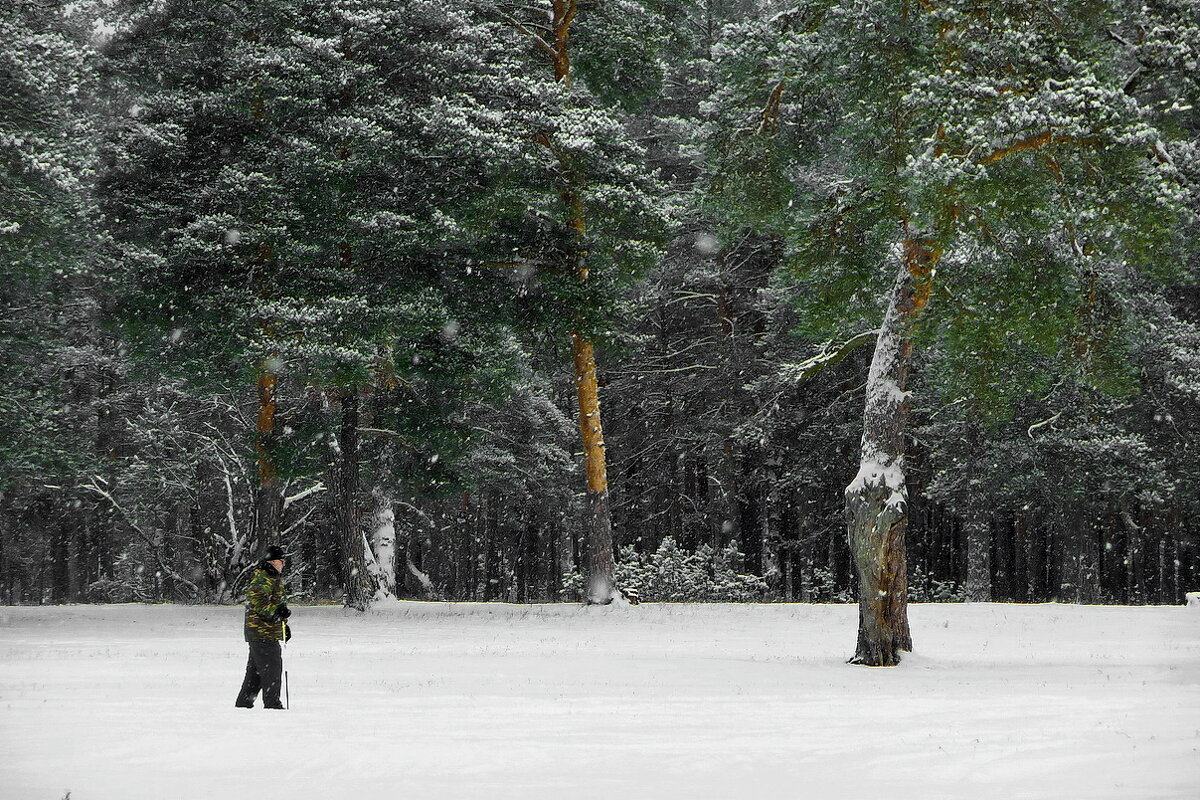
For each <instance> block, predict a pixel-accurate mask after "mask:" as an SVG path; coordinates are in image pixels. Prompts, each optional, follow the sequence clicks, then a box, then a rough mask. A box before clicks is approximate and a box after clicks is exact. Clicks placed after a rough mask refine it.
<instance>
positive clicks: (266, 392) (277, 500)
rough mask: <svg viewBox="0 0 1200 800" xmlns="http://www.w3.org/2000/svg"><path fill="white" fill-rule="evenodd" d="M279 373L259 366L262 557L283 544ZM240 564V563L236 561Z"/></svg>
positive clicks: (257, 511) (257, 527)
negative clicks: (278, 459) (277, 396)
mask: <svg viewBox="0 0 1200 800" xmlns="http://www.w3.org/2000/svg"><path fill="white" fill-rule="evenodd" d="M275 388H276V379H275V373H274V372H272V371H271V368H270V366H269V365H268V364H267V362H266V361H265V360H264V362H263V363H262V364H260V365H259V369H258V425H257V436H256V438H255V443H254V449H255V452H256V454H257V457H258V495H257V497H256V498H255V507H254V511H255V517H254V519H255V533H256V534H257V536H258V549H257V552H256V556H257V558H258V559H261V558H262V557H263V556H264V555H266V552H267V548H268V547H270V546H271V545H273V544H279V521H280V519H281V517H282V516H283V492H282V489H281V487H280V485H279V472H278V470H277V469H276V467H275V454H274V452H273V449H274V444H275V413H276V411H277V410H278V408H279V406H278V403H277V401H276V399H275ZM233 566H234V567H238V566H240V565H237V564H235V565H233Z"/></svg>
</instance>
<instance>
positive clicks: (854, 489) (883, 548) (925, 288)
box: [846, 232, 938, 667]
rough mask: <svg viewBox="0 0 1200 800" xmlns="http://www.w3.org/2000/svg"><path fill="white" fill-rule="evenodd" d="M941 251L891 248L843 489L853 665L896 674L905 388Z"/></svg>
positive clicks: (904, 512)
mask: <svg viewBox="0 0 1200 800" xmlns="http://www.w3.org/2000/svg"><path fill="white" fill-rule="evenodd" d="M937 257H938V251H936V250H934V249H932V248H931V247H930V245H929V244H928V242H926V241H924V240H923V239H922V238H920V237H918V236H916V235H914V234H913V233H911V232H908V233H906V235H905V237H904V240H903V242H902V243H901V245H900V246H899V247H898V248H896V253H895V259H896V261H897V262H898V265H897V270H896V280H895V284H894V286H893V287H892V290H891V292H890V294H889V297H888V306H887V311H886V312H885V314H884V319H883V325H882V326H881V327H880V330H879V336H878V338H877V339H876V342H875V354H874V357H873V358H872V359H871V370H870V373H869V375H868V378H867V398H866V408H865V410H864V412H863V435H862V450H861V456H860V459H859V469H858V474H857V475H856V476H855V478H854V480H853V481H851V482H850V485H849V486H847V487H846V526H847V531H848V534H849V539H850V551H851V553H852V554H853V557H854V566H855V569H856V570H857V572H858V597H859V601H858V646H857V648H856V650H855V653H854V657H853V658H851V659H850V662H851V663H854V664H866V665H868V666H875V667H880V666H894V665H896V664H898V663H899V662H900V652H901V651H908V650H912V635H911V633H910V632H909V627H908V575H907V570H908V564H907V556H906V552H905V532H906V530H907V528H908V490H907V488H906V486H905V474H904V434H905V426H906V422H907V416H908V402H907V394H906V393H905V390H904V387H905V384H906V382H907V379H908V368H909V364H910V362H911V360H912V326H913V323H914V322H915V321H916V319H917V317H918V316H919V315H920V313H921V311H922V310H923V309H924V307H925V305H926V303H927V302H928V299H929V287H930V283H931V280H932V278H933V271H934V265H935V264H936V263H937Z"/></svg>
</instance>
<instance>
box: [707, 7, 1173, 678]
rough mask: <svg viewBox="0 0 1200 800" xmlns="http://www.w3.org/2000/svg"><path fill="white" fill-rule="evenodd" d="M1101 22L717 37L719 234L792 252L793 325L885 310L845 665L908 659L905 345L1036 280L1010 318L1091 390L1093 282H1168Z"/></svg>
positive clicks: (1159, 171) (802, 17)
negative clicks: (722, 67)
mask: <svg viewBox="0 0 1200 800" xmlns="http://www.w3.org/2000/svg"><path fill="white" fill-rule="evenodd" d="M1111 13H1112V11H1111V9H1110V8H1108V7H1106V6H1105V5H1104V4H1103V3H1089V4H1086V8H1085V7H1084V6H1080V7H1077V8H1076V7H1073V8H1072V9H1070V10H1064V11H1053V10H1050V9H1047V8H1045V7H1043V6H1041V5H1038V4H1033V3H1025V2H1012V3H1005V4H1002V5H1000V6H994V7H989V8H987V9H981V8H978V7H976V6H974V5H972V4H969V3H963V4H955V3H952V4H948V5H947V4H943V5H940V6H938V7H936V8H935V7H932V6H926V5H923V4H916V3H909V2H883V1H882V0H881V2H871V3H865V4H864V3H857V4H853V5H850V4H840V3H809V4H801V5H800V6H799V7H798V8H796V9H794V10H790V11H787V12H785V13H783V14H780V15H779V16H777V17H775V18H774V19H773V20H771V22H770V23H769V25H768V26H766V28H765V29H764V28H759V27H756V26H754V25H753V24H750V25H747V26H744V27H742V28H735V29H734V30H733V31H732V32H731V33H730V35H729V40H730V41H732V40H733V39H735V38H737V39H742V40H744V41H746V42H747V44H746V45H744V46H743V47H741V48H739V49H738V50H737V51H734V50H732V49H730V51H729V58H728V61H729V63H730V65H731V75H732V76H733V80H732V81H731V84H732V89H731V92H730V94H731V95H733V96H734V97H739V96H740V97H742V98H745V100H750V99H751V98H753V100H754V101H757V103H761V105H758V106H757V109H756V110H753V111H751V110H749V109H747V107H746V106H745V105H741V106H737V105H736V102H737V101H736V100H734V101H732V104H733V105H734V107H735V108H737V109H742V110H741V111H740V117H738V118H737V119H738V123H737V125H736V127H734V128H732V129H730V130H728V131H727V132H726V133H725V134H724V139H723V141H724V142H725V149H724V153H725V155H724V157H723V159H724V160H723V161H721V162H719V167H721V168H728V170H727V171H723V172H719V173H717V175H716V179H715V184H716V188H717V189H718V190H720V191H722V193H723V194H724V196H725V201H726V204H727V205H728V206H730V207H732V208H733V209H734V213H733V214H732V215H731V216H732V218H733V219H735V220H751V221H754V222H756V223H757V224H759V225H764V226H767V227H771V228H774V229H776V230H782V231H783V232H785V233H786V234H787V235H788V236H789V238H790V240H791V242H792V243H793V245H792V253H793V261H794V263H795V265H796V268H797V271H798V277H799V280H800V291H801V293H802V296H803V300H802V306H803V305H804V304H808V310H809V311H810V312H815V313H812V314H811V316H810V317H809V320H808V322H809V324H814V323H819V322H820V319H819V315H820V314H825V315H826V318H828V316H830V315H831V312H832V316H835V317H839V318H840V320H842V321H844V320H846V319H848V318H850V319H853V318H854V316H855V315H861V316H859V319H865V318H866V317H867V316H868V314H867V313H866V312H868V311H869V310H870V309H871V308H872V307H878V306H877V305H876V304H877V303H878V304H879V305H882V308H883V320H882V324H880V325H879V334H878V337H877V341H876V345H875V352H874V357H873V359H872V363H871V367H870V371H869V375H868V379H867V386H866V393H867V397H866V409H865V413H864V421H863V436H862V446H861V457H860V467H859V471H858V474H857V476H856V477H855V478H854V480H853V481H851V483H850V485H849V486H848V487H847V489H846V517H847V528H848V533H849V537H850V540H851V549H852V551H853V553H854V558H855V563H856V567H857V571H858V577H859V598H860V616H859V637H858V644H857V647H856V652H855V655H854V657H853V659H852V660H853V661H854V662H856V663H862V664H869V665H891V664H895V663H897V661H898V660H899V657H900V653H901V652H902V651H905V650H909V649H911V646H912V640H911V634H910V632H909V626H908V618H907V610H906V605H907V586H906V580H907V575H906V573H907V568H906V558H905V529H906V525H907V521H908V515H907V505H908V497H907V487H906V480H905V461H904V449H905V448H904V440H905V435H906V418H907V413H908V406H909V395H908V392H907V380H908V375H909V370H910V365H911V363H912V356H913V347H914V345H915V344H917V343H918V340H919V336H920V335H922V331H932V330H935V329H936V328H937V326H938V325H939V323H941V324H949V323H948V322H947V321H953V320H955V319H961V318H962V317H963V316H964V315H967V314H969V313H970V309H971V308H972V306H973V305H975V304H979V305H985V306H987V305H991V304H993V303H994V302H995V300H996V299H997V298H1001V299H1002V298H1004V297H1005V295H1006V293H1007V292H1009V291H1013V290H1017V291H1018V292H1026V291H1029V289H1031V288H1032V287H1028V282H1027V281H1025V280H1023V279H1021V278H1020V277H1019V276H1018V273H1019V272H1023V271H1026V270H1028V269H1029V268H1030V264H1038V267H1037V270H1038V274H1039V275H1040V276H1044V277H1043V278H1042V280H1041V281H1040V282H1039V283H1040V285H1041V286H1044V287H1045V288H1044V289H1041V290H1040V291H1029V294H1028V299H1029V302H1028V303H1026V304H1025V305H1024V306H1023V309H1022V310H1023V312H1024V314H1025V315H1026V317H1028V316H1029V315H1037V314H1039V313H1042V311H1043V310H1044V309H1049V310H1050V316H1051V317H1053V318H1054V320H1055V321H1057V322H1058V323H1060V324H1059V325H1057V326H1055V327H1056V328H1057V332H1058V333H1059V334H1060V342H1061V341H1062V340H1066V342H1069V343H1071V344H1070V345H1069V347H1070V348H1071V350H1072V355H1073V357H1074V362H1075V363H1078V364H1081V365H1082V369H1083V370H1084V371H1085V373H1087V374H1088V375H1090V376H1092V379H1094V380H1095V381H1098V382H1101V383H1102V382H1103V381H1104V379H1105V376H1106V375H1107V371H1106V370H1105V369H1104V362H1105V361H1106V359H1107V356H1106V355H1105V354H1106V353H1108V352H1111V349H1110V348H1107V347H1105V344H1106V342H1105V337H1106V335H1107V333H1108V332H1109V331H1110V330H1112V326H1109V325H1107V324H1106V322H1107V320H1106V319H1105V318H1104V312H1103V308H1104V295H1105V293H1106V292H1108V291H1111V290H1112V288H1113V284H1112V282H1111V281H1110V280H1107V276H1112V275H1118V274H1122V273H1124V272H1127V271H1129V270H1136V269H1138V268H1146V269H1150V270H1151V271H1153V270H1156V269H1157V270H1160V271H1161V270H1163V269H1166V268H1169V264H1165V263H1164V261H1165V259H1163V258H1162V257H1161V252H1160V253H1159V254H1158V256H1156V255H1155V254H1154V253H1152V251H1151V249H1150V248H1151V244H1150V243H1151V242H1152V241H1155V237H1156V235H1157V234H1158V233H1159V232H1161V231H1164V230H1169V228H1170V222H1169V220H1170V219H1171V218H1172V214H1173V213H1174V212H1173V209H1174V208H1176V207H1177V206H1178V204H1179V202H1180V199H1181V198H1180V195H1181V193H1180V191H1179V188H1178V187H1179V180H1178V175H1177V171H1176V170H1175V169H1174V168H1173V167H1172V165H1171V164H1170V163H1169V161H1167V160H1166V159H1162V158H1154V154H1155V153H1156V152H1157V151H1158V149H1159V147H1161V144H1160V143H1161V141H1162V139H1163V135H1162V134H1161V133H1160V132H1159V131H1157V130H1155V129H1154V128H1152V127H1151V126H1149V125H1148V124H1147V123H1146V122H1145V121H1144V120H1143V119H1142V116H1141V115H1140V113H1139V111H1138V109H1137V107H1136V105H1135V104H1134V103H1132V102H1131V101H1130V99H1129V98H1128V96H1127V95H1125V94H1124V93H1123V91H1122V87H1121V85H1120V82H1119V81H1118V78H1117V76H1116V75H1114V73H1113V69H1112V66H1111V65H1112V60H1113V59H1112V49H1113V45H1112V42H1111V39H1110V38H1109V37H1108V27H1109V25H1110V24H1112V19H1111ZM738 90H740V94H739V91H738ZM722 100H723V99H722ZM751 108H753V107H751ZM1148 156H1149V158H1148ZM751 179H753V180H754V183H753V184H749V183H748V181H749V180H751ZM1084 209H1086V211H1085V210H1084ZM1156 243H1157V245H1158V246H1160V247H1161V246H1162V245H1163V244H1168V245H1169V242H1167V243H1164V242H1162V241H1161V240H1158V241H1157V242H1156ZM934 297H937V298H938V300H939V301H940V308H938V309H937V312H936V313H929V312H927V308H929V306H930V300H931V299H932V298H934ZM880 301H882V302H880ZM1063 305H1066V306H1067V307H1068V309H1069V310H1066V311H1065V313H1064V309H1063V308H1062V306H1063ZM1072 306H1073V308H1071V307H1072ZM802 310H803V309H802ZM847 312H849V313H847ZM860 324H861V323H860ZM814 327H815V326H814ZM1015 330H1016V331H1019V330H1020V325H1017V326H1016V328H1015Z"/></svg>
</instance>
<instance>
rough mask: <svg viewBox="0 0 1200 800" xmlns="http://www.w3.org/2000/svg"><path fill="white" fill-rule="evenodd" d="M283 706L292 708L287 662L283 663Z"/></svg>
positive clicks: (288, 708) (285, 632) (285, 623)
mask: <svg viewBox="0 0 1200 800" xmlns="http://www.w3.org/2000/svg"><path fill="white" fill-rule="evenodd" d="M283 649H284V650H287V621H286V620H285V621H284V623H283ZM283 707H284V708H285V709H287V710H288V711H291V710H292V695H291V692H289V691H288V678H287V664H286V663H284V665H283Z"/></svg>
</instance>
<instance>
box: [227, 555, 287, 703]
mask: <svg viewBox="0 0 1200 800" xmlns="http://www.w3.org/2000/svg"><path fill="white" fill-rule="evenodd" d="M286 565H287V560H286V559H285V558H284V555H283V549H282V548H280V547H277V546H272V547H269V548H267V557H266V558H265V559H263V561H262V562H261V563H260V564H259V565H258V566H257V567H255V569H254V572H253V573H252V574H251V576H250V587H249V588H248V589H246V623H245V632H246V643H247V644H249V645H250V658H249V660H248V661H247V662H246V677H245V679H244V680H243V681H242V690H241V691H240V692H238V696H237V702H235V703H234V705H236V706H237V707H238V708H254V698H256V697H258V693H259V691H261V692H262V696H263V707H265V708H278V709H282V708H283V704H282V703H280V702H279V684H280V680H281V679H282V677H283V657H282V655H281V653H280V651H279V645H280V643H281V642H285V641H287V640H288V639H291V638H292V632H291V630H290V627H291V626H289V625H288V624H287V619H288V617H290V616H291V615H292V612H291V610H290V609H289V608H288V605H287V597H286V595H285V594H284V590H283V578H282V575H283V568H284V567H285V566H286Z"/></svg>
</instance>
